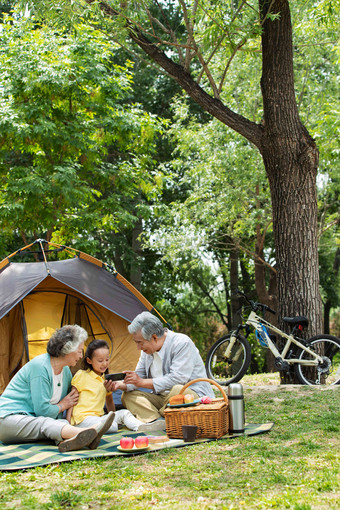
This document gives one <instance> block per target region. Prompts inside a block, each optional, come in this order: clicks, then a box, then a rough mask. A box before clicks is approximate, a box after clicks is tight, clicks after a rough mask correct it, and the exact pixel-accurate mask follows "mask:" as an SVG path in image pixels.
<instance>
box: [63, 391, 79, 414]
mask: <svg viewBox="0 0 340 510" xmlns="http://www.w3.org/2000/svg"><path fill="white" fill-rule="evenodd" d="M78 398H79V393H78V391H77V390H76V388H72V390H71V391H70V393H68V394H67V395H66V397H64V398H63V399H62V400H60V402H59V404H58V405H59V406H61V409H60V410H61V411H66V409H70V407H73V406H75V405H76V404H77V403H78Z"/></svg>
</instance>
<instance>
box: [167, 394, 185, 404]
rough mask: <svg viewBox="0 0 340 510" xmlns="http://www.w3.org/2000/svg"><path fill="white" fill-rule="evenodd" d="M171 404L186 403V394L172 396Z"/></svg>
mask: <svg viewBox="0 0 340 510" xmlns="http://www.w3.org/2000/svg"><path fill="white" fill-rule="evenodd" d="M169 404H170V405H171V406H175V405H178V404H184V395H174V396H173V397H170V399H169Z"/></svg>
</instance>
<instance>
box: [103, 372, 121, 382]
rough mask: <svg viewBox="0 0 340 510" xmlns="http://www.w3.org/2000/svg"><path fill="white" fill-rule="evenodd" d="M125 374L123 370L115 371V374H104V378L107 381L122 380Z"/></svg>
mask: <svg viewBox="0 0 340 510" xmlns="http://www.w3.org/2000/svg"><path fill="white" fill-rule="evenodd" d="M124 377H125V374H124V373H123V372H117V373H116V374H105V379H107V380H109V381H123V380H124Z"/></svg>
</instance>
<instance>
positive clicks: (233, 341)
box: [205, 291, 340, 385]
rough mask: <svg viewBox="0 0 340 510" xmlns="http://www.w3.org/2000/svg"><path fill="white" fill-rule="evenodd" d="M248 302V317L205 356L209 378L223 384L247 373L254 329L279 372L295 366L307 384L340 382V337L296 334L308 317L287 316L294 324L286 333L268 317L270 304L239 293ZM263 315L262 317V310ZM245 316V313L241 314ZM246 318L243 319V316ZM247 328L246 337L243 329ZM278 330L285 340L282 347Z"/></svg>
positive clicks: (290, 323) (270, 311) (285, 318)
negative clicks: (249, 339) (258, 301)
mask: <svg viewBox="0 0 340 510" xmlns="http://www.w3.org/2000/svg"><path fill="white" fill-rule="evenodd" d="M237 293H238V294H239V295H241V296H243V297H244V298H245V300H246V301H247V302H248V308H251V312H250V314H249V316H248V318H247V320H246V321H245V322H244V323H242V324H239V325H238V327H237V328H236V329H235V330H234V331H232V332H231V333H230V334H228V335H224V336H223V337H221V338H220V339H219V340H217V341H216V342H215V343H214V344H213V346H212V347H211V348H210V350H209V352H208V355H207V359H206V364H205V366H206V370H207V374H208V377H209V378H210V379H213V380H214V381H216V382H218V383H219V384H220V385H229V384H231V383H234V382H237V381H239V380H240V379H242V377H243V376H244V374H245V373H246V372H247V370H248V367H249V365H250V361H251V347H250V343H249V341H248V340H247V338H248V336H249V334H250V332H251V328H254V329H255V334H256V337H257V339H258V341H259V342H260V344H261V345H262V346H263V347H268V348H269V350H270V351H271V352H272V354H273V355H274V358H275V366H276V368H277V369H278V370H279V371H289V370H290V368H291V367H292V366H293V365H294V370H295V373H296V376H297V378H298V380H299V381H300V383H301V384H305V385H319V384H326V385H336V384H340V340H339V338H337V337H335V336H332V335H317V336H314V337H312V338H309V339H308V340H303V339H302V338H299V337H298V336H297V333H299V332H301V331H303V329H305V328H306V327H307V326H308V319H307V317H303V316H298V317H284V318H283V321H284V322H285V323H287V324H289V325H290V326H291V327H292V331H291V333H290V334H287V333H284V332H283V331H281V330H280V329H279V328H277V327H276V326H273V325H272V324H270V322H268V321H267V320H265V318H264V315H265V312H269V313H272V314H275V313H276V312H275V311H274V310H272V309H271V308H270V307H269V306H267V305H264V304H262V303H257V302H254V301H251V300H250V299H249V298H248V297H247V296H246V294H244V293H243V292H241V291H238V292H237ZM261 312H262V315H263V317H261V316H259V315H258V313H261ZM241 317H242V316H241ZM242 320H243V321H244V318H243V317H242ZM242 330H245V336H243V335H241V334H240V331H242ZM270 332H273V333H275V335H278V336H279V337H280V338H284V339H286V343H285V345H284V346H283V348H282V349H281V351H280V350H279V348H278V346H277V343H276V336H275V335H273V334H270Z"/></svg>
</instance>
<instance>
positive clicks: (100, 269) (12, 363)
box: [0, 239, 163, 394]
mask: <svg viewBox="0 0 340 510" xmlns="http://www.w3.org/2000/svg"><path fill="white" fill-rule="evenodd" d="M36 247H38V251H37V250H36V249H35V248H36ZM61 251H62V252H63V253H67V254H69V255H71V256H72V258H68V259H65V260H54V261H50V260H48V258H49V257H50V256H52V254H53V257H54V258H55V254H56V253H57V252H61ZM27 253H29V254H33V255H34V256H35V258H36V259H39V261H38V262H11V258H12V257H14V256H15V255H18V254H27ZM143 311H155V312H156V313H158V312H157V311H156V310H155V309H154V308H153V306H152V305H151V304H150V303H149V301H148V300H147V299H145V298H144V296H143V295H142V294H141V293H140V292H139V291H138V290H137V289H135V288H134V287H133V286H132V285H131V284H130V283H129V282H128V281H127V280H126V279H125V278H124V277H123V276H122V275H120V274H119V273H118V272H117V271H116V270H115V269H113V268H112V267H111V266H109V265H108V264H105V263H103V262H101V261H100V260H98V259H96V258H94V257H92V256H90V255H87V254H85V253H83V252H81V251H78V250H75V249H73V248H69V247H66V246H61V245H57V244H54V243H50V242H47V241H45V240H42V239H38V240H36V241H34V243H32V244H31V245H28V246H25V247H24V248H21V249H20V250H18V251H16V252H14V253H12V254H11V255H9V256H8V257H6V258H5V259H4V260H3V261H1V262H0V394H1V393H2V392H3V390H4V389H5V387H6V386H7V384H8V382H9V381H10V379H11V377H13V375H14V374H15V373H16V372H17V371H18V370H19V369H20V368H21V367H22V366H23V365H24V364H25V363H27V361H29V360H30V359H32V358H33V357H35V356H37V355H38V354H42V353H43V352H46V345H47V342H48V340H49V338H50V337H51V334H52V333H53V331H55V329H56V328H59V327H61V326H63V325H65V324H79V326H82V327H83V328H85V329H86V330H87V332H88V335H89V338H88V341H87V343H89V342H90V341H91V340H93V339H94V338H100V339H103V340H106V341H107V342H108V344H109V346H110V366H109V371H110V372H120V371H122V370H134V369H135V367H136V364H137V361H138V358H139V351H138V350H137V349H136V346H135V344H134V342H133V340H132V337H131V335H130V334H129V333H128V330H127V326H128V324H129V323H130V322H131V321H132V320H133V319H134V318H135V317H136V315H138V314H139V313H141V312H143ZM158 315H160V314H158ZM160 317H161V316H160ZM161 319H163V318H162V317H161ZM78 368H79V366H78V367H76V369H78Z"/></svg>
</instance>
